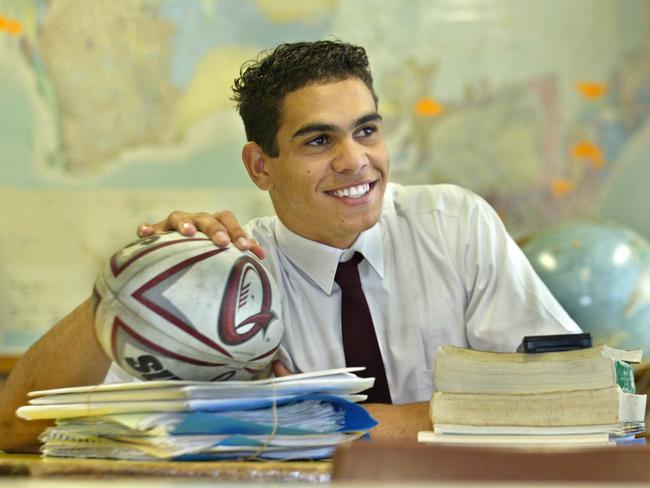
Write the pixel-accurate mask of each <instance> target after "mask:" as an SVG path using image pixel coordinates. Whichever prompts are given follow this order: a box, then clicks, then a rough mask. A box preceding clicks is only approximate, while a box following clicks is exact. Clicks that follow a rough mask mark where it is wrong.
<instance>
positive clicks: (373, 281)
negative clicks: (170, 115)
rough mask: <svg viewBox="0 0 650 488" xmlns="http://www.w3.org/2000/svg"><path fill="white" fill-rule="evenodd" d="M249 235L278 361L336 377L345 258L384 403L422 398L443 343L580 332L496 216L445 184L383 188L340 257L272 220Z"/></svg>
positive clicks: (510, 347)
mask: <svg viewBox="0 0 650 488" xmlns="http://www.w3.org/2000/svg"><path fill="white" fill-rule="evenodd" d="M246 229H247V231H248V232H250V233H251V235H252V236H253V237H254V238H255V239H256V240H257V241H258V242H259V243H260V244H261V245H262V247H264V249H265V250H266V252H267V257H266V259H265V264H266V266H267V267H268V268H269V269H270V270H271V272H272V273H273V275H274V276H275V279H276V281H277V283H278V284H279V286H280V288H281V290H282V293H283V320H284V323H285V337H284V340H283V344H282V351H281V352H282V356H283V361H284V362H285V364H286V366H287V367H288V368H289V369H293V370H294V371H302V372H307V371H312V370H318V369H328V368H337V367H343V366H345V358H344V353H343V346H342V340H341V318H340V308H341V290H340V288H339V286H338V285H337V284H336V283H335V282H334V275H335V273H336V268H337V265H338V263H339V261H346V260H347V259H349V258H350V257H351V256H352V254H354V252H355V251H359V252H361V253H362V254H363V256H364V258H365V259H364V260H363V261H361V263H360V264H359V272H360V275H361V282H362V286H363V289H364V292H365V295H366V299H367V301H368V306H369V308H370V311H371V315H372V319H373V323H374V326H375V331H376V334H377V340H378V342H379V347H380V349H381V352H382V357H383V361H384V366H385V369H386V375H387V379H388V384H389V386H390V392H391V397H392V399H393V402H394V403H404V402H413V401H424V400H429V399H430V398H431V394H432V390H433V388H434V385H433V374H432V370H433V364H434V357H435V352H436V349H437V347H438V346H440V345H441V344H452V345H456V346H460V347H471V348H474V349H482V350H490V351H514V350H515V348H516V347H517V345H518V344H519V343H520V342H521V339H522V337H523V336H524V335H534V334H554V333H566V332H579V331H580V329H579V327H578V326H577V325H576V324H575V323H574V322H573V320H572V319H571V318H570V317H569V316H568V314H567V313H566V312H565V311H564V310H563V309H562V308H561V306H560V305H559V304H558V303H557V301H556V300H555V299H554V298H553V296H552V295H551V294H550V292H549V291H548V289H547V288H546V286H545V285H544V284H543V283H542V281H541V280H540V279H539V278H538V277H537V275H536V274H535V272H534V271H533V269H532V267H531V265H530V263H529V262H528V260H527V259H526V258H525V256H524V255H523V253H522V252H521V250H520V249H519V247H518V246H517V245H516V244H515V243H514V241H513V240H512V239H511V238H510V236H509V235H508V234H507V233H506V230H505V228H504V226H503V224H502V222H501V220H500V219H499V218H498V216H497V215H496V213H495V212H494V210H493V209H492V208H491V207H490V206H489V205H488V204H487V203H486V202H485V201H484V200H482V199H481V198H480V197H478V196H477V195H475V194H474V193H471V192H469V191H468V190H465V189H463V188H460V187H457V186H453V185H429V186H400V185H396V184H389V185H388V187H387V190H386V195H385V198H384V205H383V210H382V216H381V218H380V220H379V222H378V223H377V224H376V225H375V226H374V227H372V228H371V229H369V230H367V231H365V232H363V233H362V234H361V235H360V236H359V238H358V239H357V241H356V242H355V243H354V244H353V245H352V247H351V248H350V249H345V250H343V249H337V248H332V247H329V246H326V245H324V244H320V243H317V242H314V241H310V240H307V239H305V238H303V237H300V236H299V235H297V234H294V233H293V232H291V231H290V230H289V229H287V228H286V227H285V226H284V225H283V224H282V223H281V222H280V221H279V220H278V219H277V218H276V217H264V218H260V219H254V220H252V221H251V222H249V223H248V224H247V226H246Z"/></svg>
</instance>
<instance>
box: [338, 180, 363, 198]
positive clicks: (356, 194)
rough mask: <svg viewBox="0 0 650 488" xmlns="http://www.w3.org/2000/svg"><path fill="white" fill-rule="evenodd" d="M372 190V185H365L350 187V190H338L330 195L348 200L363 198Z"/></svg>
mask: <svg viewBox="0 0 650 488" xmlns="http://www.w3.org/2000/svg"><path fill="white" fill-rule="evenodd" d="M369 190H370V184H369V183H364V184H363V185H357V186H350V187H348V188H343V189H341V190H336V191H333V192H330V194H332V195H334V196H335V197H346V198H361V197H362V196H364V195H365V194H366V193H368V191H369Z"/></svg>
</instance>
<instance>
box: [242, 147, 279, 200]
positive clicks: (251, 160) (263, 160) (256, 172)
mask: <svg viewBox="0 0 650 488" xmlns="http://www.w3.org/2000/svg"><path fill="white" fill-rule="evenodd" d="M241 159H242V161H243V163H244V166H245V167H246V171H248V176H250V178H251V180H253V183H255V185H257V187H258V188H259V189H260V190H265V191H269V190H270V189H271V188H273V179H272V178H271V175H270V174H269V173H268V171H267V164H268V156H267V155H266V154H265V153H264V151H263V150H262V148H261V147H260V146H259V144H257V143H256V142H250V141H249V142H247V143H246V144H244V147H243V148H242V151H241Z"/></svg>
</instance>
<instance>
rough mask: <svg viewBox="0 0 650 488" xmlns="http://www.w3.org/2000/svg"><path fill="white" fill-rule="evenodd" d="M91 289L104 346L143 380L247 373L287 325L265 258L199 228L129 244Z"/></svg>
mask: <svg viewBox="0 0 650 488" xmlns="http://www.w3.org/2000/svg"><path fill="white" fill-rule="evenodd" d="M93 297H94V307H95V308H94V311H95V331H96V334H97V337H98V339H99V342H100V344H101V346H102V348H103V349H104V351H105V352H106V353H107V354H108V355H109V356H110V357H111V358H112V359H113V360H114V361H115V362H117V363H118V364H119V365H120V366H121V367H122V368H123V369H125V370H126V371H127V372H129V373H130V374H132V375H133V376H135V377H138V378H140V379H143V380H160V379H182V380H200V381H220V380H228V379H248V378H251V377H253V376H254V375H255V374H256V373H258V372H259V371H260V370H262V369H263V368H264V367H266V366H267V365H268V363H269V362H270V361H271V359H272V358H273V356H274V354H275V352H276V350H277V349H278V347H279V345H280V341H281V340H282V335H283V333H284V325H283V322H282V317H281V302H280V294H279V289H278V287H277V285H276V284H275V282H274V281H273V278H272V277H271V275H270V273H269V272H268V271H267V270H266V268H265V267H264V266H263V265H262V263H261V262H260V261H259V260H258V259H257V258H256V257H255V256H254V255H252V254H251V253H247V252H241V251H240V250H238V249H237V248H235V247H233V246H230V247H227V248H217V247H216V246H215V245H214V244H213V243H212V241H210V240H209V239H208V238H207V237H206V236H205V235H204V234H200V233H197V234H196V235H195V236H193V237H184V236H182V235H180V234H178V233H176V232H171V233H167V234H162V235H155V236H151V237H147V238H144V239H140V240H138V241H135V242H133V243H131V244H129V245H128V246H126V247H125V248H123V249H122V250H120V251H118V252H117V253H116V254H115V255H114V256H113V257H112V258H111V259H110V261H109V262H108V263H107V264H106V265H105V266H104V268H103V269H102V271H101V272H100V273H99V276H98V277H97V281H96V283H95V288H94V290H93Z"/></svg>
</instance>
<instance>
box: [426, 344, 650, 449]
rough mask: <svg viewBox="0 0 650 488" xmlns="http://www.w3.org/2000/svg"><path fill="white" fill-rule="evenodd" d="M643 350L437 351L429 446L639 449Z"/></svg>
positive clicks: (642, 426) (642, 429)
mask: <svg viewBox="0 0 650 488" xmlns="http://www.w3.org/2000/svg"><path fill="white" fill-rule="evenodd" d="M640 360H641V351H640V350H636V351H628V350H620V349H615V348H612V347H608V346H606V345H601V346H597V347H593V348H586V349H576V350H572V351H563V352H548V353H539V354H531V353H493V352H483V351H472V350H468V349H462V348H457V347H452V346H446V345H445V346H441V347H440V348H439V349H438V351H437V356H436V364H435V375H434V381H435V384H436V389H437V391H436V392H435V393H434V395H433V398H432V400H431V410H430V413H431V420H432V423H433V427H434V429H433V431H432V432H420V433H419V436H418V440H420V441H421V442H427V443H446V444H476V445H502V446H538V445H560V446H587V445H612V444H618V443H630V442H635V443H636V442H643V441H644V439H636V435H637V434H641V433H643V432H645V420H644V419H645V408H646V395H638V394H636V393H635V383H634V371H633V369H632V366H631V365H630V364H629V363H638V362H640Z"/></svg>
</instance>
